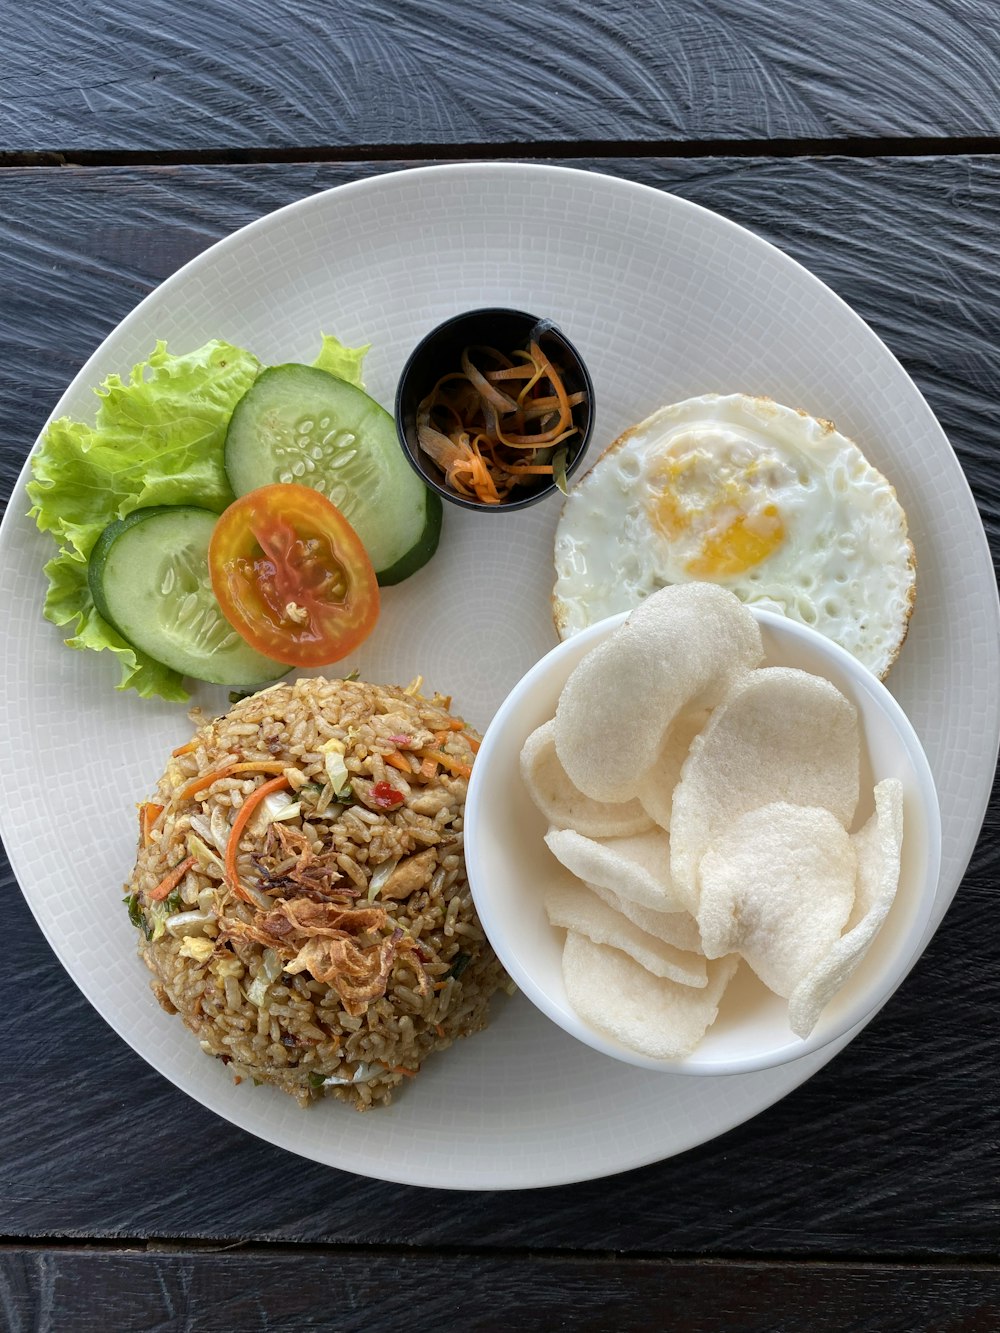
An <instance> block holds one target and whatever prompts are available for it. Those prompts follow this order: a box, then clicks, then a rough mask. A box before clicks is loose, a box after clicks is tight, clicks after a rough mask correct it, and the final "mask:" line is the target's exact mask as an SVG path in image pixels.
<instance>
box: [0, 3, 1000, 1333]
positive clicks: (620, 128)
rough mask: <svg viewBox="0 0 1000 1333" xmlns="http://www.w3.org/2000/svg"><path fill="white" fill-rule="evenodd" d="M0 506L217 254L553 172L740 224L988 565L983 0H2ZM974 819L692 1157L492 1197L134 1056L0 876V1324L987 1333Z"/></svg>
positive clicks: (996, 55) (998, 210)
mask: <svg viewBox="0 0 1000 1333" xmlns="http://www.w3.org/2000/svg"><path fill="white" fill-rule="evenodd" d="M4 14H5V17H4V30H5V39H4V42H3V43H2V47H0V229H2V232H0V234H2V242H3V243H2V246H0V422H2V430H0V464H2V468H3V481H4V486H5V492H4V494H5V496H6V494H7V493H8V492H9V488H10V485H11V483H12V482H13V479H14V478H15V476H16V475H17V472H18V471H19V469H20V467H21V465H22V463H23V461H24V458H25V455H26V454H27V452H28V450H29V449H30V447H31V445H32V443H33V441H34V439H35V436H36V434H37V432H38V430H39V428H40V426H41V424H42V422H43V421H44V419H45V417H46V416H47V414H48V412H49V411H50V410H51V408H52V406H53V404H54V403H55V401H56V399H57V398H58V397H59V395H60V393H61V392H62V390H63V388H64V387H65V385H66V384H67V383H68V381H69V380H70V378H71V377H72V376H73V375H74V373H75V372H76V371H77V369H78V368H79V366H80V365H81V364H82V362H83V361H84V360H85V359H86V357H87V356H88V355H89V354H90V352H91V351H92V350H93V348H94V347H95V346H96V345H97V343H98V342H99V341H100V340H101V339H102V338H103V337H104V336H105V334H106V333H107V332H108V331H109V330H110V329H112V328H113V327H114V325H115V324H116V323H117V322H118V321H119V320H120V319H121V318H122V317H123V316H124V315H125V314H126V313H127V312H128V311H129V310H130V309H131V308H132V307H133V306H134V305H135V304H136V302H137V301H139V300H140V299H141V297H143V296H144V295H145V294H146V293H147V292H148V291H150V290H151V289H152V288H153V287H154V286H155V285H156V284H157V283H159V282H160V281H161V280H162V279H163V278H165V277H166V276H167V275H168V274H170V273H172V272H173V271H174V270H175V269H176V268H177V267H178V266H179V265H180V264H182V263H183V262H184V261H185V260H187V259H189V258H190V257H191V256H192V255H194V254H196V253H198V252H199V251H201V250H202V249H204V248H205V247H206V246H207V245H209V244H210V243H211V242H212V241H214V240H215V239H217V238H218V237H220V236H222V235H225V234H227V233H229V232H232V231H233V230H235V229H236V228H237V227H239V226H241V225H242V224H243V223H246V222H249V221H250V220H251V219H253V218H256V217H259V216H260V215H261V214H263V213H266V212H268V211H269V210H271V209H273V208H276V207H278V206H279V205H282V204H285V203H288V202H289V201H292V200H295V199H298V198H301V197H302V196H304V195H307V194H310V193H312V192H314V191H317V190H321V189H326V188H328V187H330V186H333V185H338V184H340V183H342V182H345V181H350V180H355V179H357V178H358V177H361V176H365V175H371V174H374V173H378V172H382V171H388V170H394V169H397V168H399V167H401V166H405V165H414V164H417V163H421V162H425V161H442V160H456V159H465V158H493V157H507V158H520V159H539V160H547V159H556V158H558V159H559V160H562V161H566V162H570V163H573V164H575V165H580V166H584V167H587V168H592V169H597V170H602V171H607V172H610V173H613V174H620V175H623V176H627V177H629V178H632V179H636V180H640V181H644V182H646V183H648V184H651V185H655V186H658V187H662V188H664V189H668V190H671V191H674V192H676V193H678V194H681V195H683V196H685V197H687V198H690V199H693V200H696V201H697V202H698V203H701V204H704V205H706V206H707V207H709V208H712V209H715V210H717V211H718V212H720V213H723V214H725V215H726V216H727V217H730V218H732V219H734V220H735V221H737V222H740V223H743V224H745V225H746V226H748V227H750V228H752V229H753V230H754V231H756V232H758V233H760V234H762V235H764V236H766V237H767V238H769V239H770V240H772V241H774V242H775V243H776V244H778V245H779V246H781V247H782V248H783V249H785V250H786V251H787V252H788V253H790V254H791V255H793V256H794V257H795V258H797V259H799V260H801V261H802V262H803V263H804V264H806V265H807V266H808V267H809V268H811V269H812V270H813V271H814V272H815V273H817V274H818V275H819V276H820V277H821V278H823V279H824V280H825V281H826V282H828V283H829V284H830V285H831V286H832V287H833V288H834V289H835V290H836V291H837V292H838V293H839V294H840V295H841V296H843V297H844V298H845V299H846V300H847V301H848V302H850V303H851V304H852V305H853V306H854V307H855V309H856V310H858V311H859V312H860V314H861V315H863V316H864V318H865V319H867V320H868V321H869V323H870V324H872V326H873V327H874V328H875V329H876V330H877V331H878V332H879V333H880V334H881V335H882V337H883V338H884V339H885V340H886V341H887V342H888V344H889V346H890V347H891V348H892V349H893V351H894V352H895V353H896V355H897V356H898V357H899V358H900V359H901V360H902V362H903V363H904V365H905V366H906V368H907V369H908V370H909V372H910V373H911V375H912V376H913V377H914V379H915V380H916V382H917V384H918V385H919V386H920V388H921V389H922V390H923V392H924V393H925V394H926V396H927V398H928V399H929V401H930V403H931V406H932V408H933V409H934V410H935V412H936V413H937V415H938V417H939V419H940V420H941V422H942V424H943V426H944V428H945V430H946V432H947V434H948V436H949V438H950V439H951V441H952V443H953V445H954V446H955V448H956V450H957V452H958V454H959V456H960V458H961V460H962V462H963V464H964V466H965V470H966V473H967V475H968V478H969V481H970V484H971V485H972V488H973V491H974V492H975V495H976V499H977V501H978V503H979V506H980V510H981V513H982V515H983V520H984V522H985V524H986V527H987V530H988V533H989V535H990V538H991V541H992V542H993V543H994V550H997V549H1000V547H998V545H997V543H998V542H1000V525H998V520H1000V443H998V432H997V402H998V401H1000V355H998V341H1000V340H998V332H997V330H998V318H1000V263H998V261H1000V246H998V238H1000V229H998V223H1000V158H998V157H997V156H994V154H995V153H996V152H997V149H998V147H1000V139H998V137H997V136H998V134H1000V26H998V17H997V14H998V11H997V9H996V6H995V4H994V3H992V0H915V3H911V4H905V5H895V6H893V5H888V4H885V3H883V2H882V0H832V3H831V4H829V5H827V6H806V5H802V4H801V3H800V0H768V3H762V0H674V2H673V3H671V0H661V3H656V4H653V3H638V2H637V0H636V2H634V3H626V4H624V5H623V6H621V7H619V8H612V7H611V6H605V5H602V4H600V3H598V0H585V2H584V3H573V0H550V2H549V3H548V4H547V5H542V4H540V3H536V0H523V2H520V0H515V3H513V4H510V5H507V6H493V7H489V6H487V7H482V6H476V7H468V8H467V7H466V6H464V5H462V4H461V3H459V0H435V2H434V3H431V4H427V3H417V0H395V3H387V2H386V0H357V2H356V3H355V4H353V5H350V6H338V5H329V6H324V5H318V6H317V5H310V4H306V3H304V0H243V3H240V4H236V3H235V0H201V3H195V2H194V0H150V2H149V3H146V4H143V5H140V6H124V7H122V6H118V5H112V4H110V3H108V2H107V0H91V3H89V4H88V3H84V4H82V5H81V4H69V3H67V0H50V3H49V4H47V5H44V6H42V5H37V6H31V5H26V6H15V5H13V4H11V5H7V6H5V7H4ZM998 849H1000V807H998V805H997V803H996V801H994V802H993V804H992V805H991V807H990V812H989V814H988V816H987V821H986V825H985V828H984V830H983V834H982V838H981V840H980V843H979V846H978V849H977V851H976V854H975V856H974V858H973V861H972V864H971V866H970V868H969V871H968V874H967V876H966V878H965V881H964V883H963V885H962V887H961V890H960V892H959V894H958V897H957V899H956V901H955V903H954V906H953V907H952V909H951V911H950V912H949V914H948V916H947V918H946V920H945V922H944V924H943V926H942V928H941V930H940V931H939V932H938V934H937V936H936V938H935V940H934V941H933V943H932V945H931V947H930V949H929V950H928V952H927V953H926V955H925V956H924V958H923V959H922V961H921V962H920V964H919V966H918V967H917V969H916V970H915V972H914V973H913V974H912V976H911V977H910V978H909V980H908V981H907V983H906V984H905V985H904V986H903V988H902V990H901V991H900V992H899V993H898V994H897V996H896V997H895V999H894V1000H893V1002H892V1004H891V1005H890V1006H889V1007H888V1008H887V1009H886V1010H885V1011H884V1012H883V1013H882V1014H881V1015H880V1016H879V1017H878V1018H877V1019H876V1020H875V1021H874V1022H873V1023H871V1025H870V1026H869V1027H868V1028H867V1029H866V1030H865V1031H864V1032H863V1033H862V1035H861V1036H860V1037H859V1038H858V1039H857V1040H856V1041H855V1042H854V1043H853V1044H852V1045H851V1046H850V1047H849V1048H848V1049H847V1050H846V1051H845V1052H844V1053H843V1054H841V1055H840V1056H839V1057H838V1058H837V1059H836V1060H835V1061H833V1063H832V1064H830V1065H828V1066H827V1067H826V1068H825V1069H823V1070H822V1071H821V1072H820V1073H819V1074H818V1075H817V1076H816V1077H815V1078H813V1079H812V1080H811V1081H810V1082H809V1083H807V1084H806V1085H804V1086H803V1087H801V1088H800V1089H799V1090H798V1091H797V1092H795V1093H794V1094H793V1095H791V1096H790V1097H788V1098H787V1099H786V1100H785V1101H783V1102H781V1103H780V1104H779V1105H777V1106H775V1107H773V1108H772V1109H771V1110H769V1111H767V1112H766V1113H765V1114H763V1115H761V1116H759V1117H757V1118H756V1119H755V1120H753V1121H751V1122H750V1123H748V1124H746V1125H743V1126H742V1127H741V1128H739V1129H736V1130H733V1131H732V1132H731V1133H729V1134H727V1135H725V1136H724V1137H722V1138H720V1139H717V1140H715V1141H714V1142H712V1143H709V1144H706V1145H705V1146H704V1147H702V1148H700V1149H697V1150H695V1151H693V1152H689V1153H687V1154H685V1155H683V1156H681V1157H678V1158H674V1159H673V1160H670V1161H666V1162H663V1163H661V1164H660V1165H658V1166H655V1167H651V1168H647V1169H644V1170H641V1171H635V1172H632V1173H629V1174H626V1175H622V1176H618V1177H615V1178H612V1179H608V1180H603V1181H597V1182H594V1183H589V1184H581V1185H576V1186H571V1187H564V1188H558V1189H551V1190H539V1191H531V1192H517V1193H509V1194H503V1193H500V1194H488V1193H479V1194H468V1193H466V1194H452V1193H444V1192H434V1191H428V1190H423V1189H417V1188H410V1187H401V1186H394V1185H388V1184H384V1183H380V1182H374V1181H369V1180H365V1179H361V1178H357V1177H354V1176H351V1175H347V1174H343V1173H339V1172H336V1171H333V1170H329V1169H327V1168H322V1167H317V1166H314V1165H312V1164H310V1163H309V1162H307V1161H304V1160H302V1159H299V1158H297V1157H294V1156H291V1155H290V1154H287V1153H284V1152H282V1151H281V1150H279V1149H277V1148H274V1147H271V1146H268V1145H267V1144H264V1143H262V1142H260V1141H258V1140H257V1139H254V1138H252V1137H250V1136H249V1135H247V1134H245V1133H243V1132H241V1131H239V1130H237V1129H234V1128H233V1127H231V1126H230V1125H228V1124H225V1123H223V1122H222V1121H220V1120H218V1119H216V1118H215V1117H214V1116H213V1115H212V1114H211V1113H209V1112H208V1111H206V1110H204V1109H203V1108H201V1107H200V1106H198V1105H197V1104H195V1103H194V1102H192V1101H190V1100H189V1099H188V1098H187V1097H185V1096H184V1095H183V1094H181V1093H180V1092H178V1091H176V1090H175V1089H174V1088H173V1087H172V1086H171V1085H170V1084H168V1083H167V1082H166V1081H165V1080H164V1079H163V1078H161V1077H160V1076H159V1075H158V1074H156V1073H155V1072H153V1071H152V1070H151V1069H150V1068H149V1067H147V1066H146V1065H145V1064H144V1063H143V1062H142V1060H140V1059H139V1057H138V1056H136V1055H135V1054H134V1053H133V1052H132V1051H131V1050H130V1049H128V1048H127V1047H126V1046H125V1045H124V1044H123V1042H122V1041H121V1040H120V1039H119V1038H118V1037H117V1036H116V1035H115V1034H114V1033H113V1032H112V1031H111V1030H110V1029H109V1028H107V1027H106V1026H105V1025H104V1023H103V1022H102V1020H101V1019H100V1018H99V1017H98V1016H97V1015H96V1013H95V1012H93V1011H92V1010H91V1009H90V1008H89V1006H88V1005H87V1003H86V1002H85V1001H84V1000H83V998H82V997H81V996H80V995H79V994H78V992H77V991H76V989H75V987H74V985H73V983H72V982H71V981H70V980H69V978H68V977H67V976H66V974H65V973H64V972H63V971H62V969H61V967H60V966H59V964H58V963H57V962H56V960H55V958H54V956H53V955H52V953H51V951H50V949H49V947H48V945H47V944H46V943H45V941H44V940H43V938H42V936H41V934H40V932H39V931H38V929H37V927H36V926H35V924H34V922H33V920H32V918H31V916H30V913H29V911H28V909H27V907H26V905H25V903H24V902H23V900H22V898H21V896H20V894H19V892H18V890H17V886H16V884H15V883H14V881H13V878H12V877H11V875H10V872H9V871H7V872H6V876H5V879H4V881H3V888H4V898H3V904H4V930H3V936H2V938H3V954H2V958H3V965H2V968H0V1032H2V1050H3V1052H4V1059H3V1065H2V1068H3V1096H2V1099H0V1233H2V1236H3V1249H2V1252H0V1308H2V1309H3V1312H4V1315H3V1317H2V1319H0V1322H2V1323H3V1325H4V1327H6V1328H9V1329H11V1330H14V1331H16V1333H20V1331H21V1330H28V1329H52V1330H67V1329H72V1330H76V1329H87V1330H89V1329H102V1330H119V1329H146V1328H157V1329H191V1330H205V1329H219V1330H244V1329H247V1330H249V1329H306V1328H336V1329H344V1330H346V1329H355V1328H357V1329H365V1330H368V1331H371V1330H375V1329H379V1330H381V1329H397V1328H399V1329H411V1330H412V1329H418V1328H432V1327H443V1328H450V1327H461V1328H463V1329H480V1328H505V1327H507V1326H509V1325H516V1326H518V1327H521V1328H525V1329H527V1328H532V1329H534V1328H539V1329H550V1328H574V1329H576V1328H579V1329H615V1330H632V1329H643V1330H652V1329H665V1328H671V1329H672V1328H678V1329H693V1330H700V1329H728V1328H752V1329H761V1330H774V1329H782V1330H784V1329H809V1330H819V1329H835V1330H842V1329H852V1330H853V1329H872V1330H885V1329H899V1330H910V1329H918V1328H934V1329H973V1330H977V1331H978V1330H983V1331H985V1330H990V1329H996V1328H1000V1274H998V1238H1000V1211H998V1193H1000V1191H998V1177H1000V1172H998V1166H1000V1152H998V1140H1000V1129H998V1113H997V1106H998V1101H1000V1056H998V1049H1000V1040H998V1039H1000V1023H998V1018H997V1015H998V1010H1000V927H998V925H997V918H998V909H1000V898H998V889H997V861H998Z"/></svg>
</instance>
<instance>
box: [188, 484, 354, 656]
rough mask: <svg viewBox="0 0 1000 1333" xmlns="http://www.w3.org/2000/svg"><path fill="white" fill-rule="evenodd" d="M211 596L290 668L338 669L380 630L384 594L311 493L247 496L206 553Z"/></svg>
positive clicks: (282, 488)
mask: <svg viewBox="0 0 1000 1333" xmlns="http://www.w3.org/2000/svg"><path fill="white" fill-rule="evenodd" d="M208 566H209V571H210V572H211V576H212V590H213V592H214V593H215V596H216V598H217V600H218V603H219V606H220V607H221V608H222V613H223V615H224V616H225V617H226V619H227V620H228V621H229V623H230V624H231V625H232V627H233V628H234V629H235V630H236V631H237V632H238V633H239V634H241V635H242V636H243V638H244V639H246V641H247V643H249V644H252V646H253V647H254V648H256V649H257V651H258V652H261V653H264V654H265V655H266V656H267V657H273V658H274V659H275V660H276V661H278V662H287V663H288V664H289V665H291V666H301V667H314V666H323V665H325V664H326V663H328V662H339V661H340V659H341V658H342V657H346V656H347V654H348V653H351V652H353V651H354V649H355V648H357V646H358V644H359V643H361V642H363V640H365V639H366V638H367V637H368V635H369V634H370V633H371V632H372V630H373V629H374V628H375V621H376V620H377V619H378V609H379V592H378V582H377V580H376V578H375V570H374V569H373V568H372V562H371V561H370V560H369V559H368V553H367V552H366V551H365V548H364V547H363V546H362V544H361V541H360V539H359V537H358V534H357V533H356V532H355V531H354V529H353V528H352V527H351V525H350V523H348V521H347V519H346V518H345V517H344V516H343V514H342V513H341V512H340V510H339V509H338V508H337V507H336V505H334V504H331V502H330V501H329V500H328V499H327V498H326V496H325V495H321V494H320V493H319V491H314V490H313V489H312V488H311V487H309V486H296V485H292V484H287V483H284V482H277V483H275V484H274V485H273V486H261V487H260V489H259V490H256V491H249V492H248V493H247V494H246V495H242V496H240V498H239V499H238V500H237V501H236V502H235V503H234V504H231V505H230V506H229V508H228V509H227V510H226V511H225V513H224V514H222V516H221V517H220V519H219V521H218V523H216V525H215V529H214V531H213V533H212V539H211V541H210V543H209V547H208Z"/></svg>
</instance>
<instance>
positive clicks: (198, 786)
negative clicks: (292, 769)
mask: <svg viewBox="0 0 1000 1333" xmlns="http://www.w3.org/2000/svg"><path fill="white" fill-rule="evenodd" d="M286 768H287V764H281V763H278V761H277V760H271V759H259V760H258V759H252V760H248V761H246V762H244V763H239V764H226V765H225V766H224V767H222V768H217V769H215V770H214V771H213V772H211V773H202V775H201V776H200V777H197V778H192V779H191V781H190V782H189V783H188V784H187V786H186V787H182V788H181V790H180V792H179V793H178V796H177V799H178V800H179V801H189V800H190V799H191V797H192V796H197V795H198V793H199V792H200V791H204V790H205V788H206V787H211V785H212V783H213V782H218V781H219V779H220V778H231V777H232V776H233V774H234V773H284V771H285V769H286Z"/></svg>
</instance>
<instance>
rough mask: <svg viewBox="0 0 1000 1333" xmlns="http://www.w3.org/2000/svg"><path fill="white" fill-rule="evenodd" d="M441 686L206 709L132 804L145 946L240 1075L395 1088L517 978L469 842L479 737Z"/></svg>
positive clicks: (173, 998)
mask: <svg viewBox="0 0 1000 1333" xmlns="http://www.w3.org/2000/svg"><path fill="white" fill-rule="evenodd" d="M449 703H450V701H449V700H448V699H444V698H441V697H440V696H435V697H434V698H432V699H429V700H428V699H425V698H422V697H421V696H420V695H419V694H418V693H416V690H415V689H414V688H412V687H411V688H408V689H406V690H404V689H400V688H396V687H392V686H382V685H369V684H364V683H362V682H354V681H346V680H325V679H321V678H316V679H311V678H303V679H300V680H297V681H295V682H294V683H292V684H280V685H276V686H272V687H270V688H269V689H267V690H263V691H261V692H260V693H259V694H255V695H253V696H252V697H250V698H247V699H244V700H242V701H241V702H239V703H237V704H235V705H234V706H233V708H232V709H231V710H230V711H229V712H228V713H226V714H225V715H224V716H223V717H220V718H216V719H214V720H212V721H208V722H205V723H204V724H203V725H201V726H200V727H199V728H198V730H197V732H196V734H195V736H194V738H193V740H192V741H191V742H190V743H188V744H187V745H183V746H181V747H180V748H179V749H178V750H177V751H175V752H174V755H173V756H172V758H171V760H170V763H169V765H168V767H167V770H166V772H165V774H164V776H163V777H162V778H161V780H160V783H159V785H158V787H157V790H156V793H155V794H154V795H153V796H152V797H151V798H150V800H148V801H147V802H145V803H143V804H142V805H141V806H140V807H139V813H140V848H139V854H138V860H137V862H136V866H135V869H134V871H133V873H132V877H131V879H130V881H129V882H128V884H127V885H126V886H125V887H126V895H127V896H126V901H127V903H128V905H129V912H130V915H131V917H132V920H133V922H134V923H135V924H136V925H137V926H138V927H139V930H140V944H139V951H140V954H141V956H142V957H143V959H144V960H145V962H146V964H147V966H148V967H149V968H150V970H151V971H152V972H153V974H154V978H155V979H154V981H153V982H152V987H153V990H154V992H155V994H156V996H157V998H158V999H159V1001H160V1003H161V1005H162V1006H163V1007H164V1008H165V1009H166V1010H167V1011H168V1012H171V1013H175V1012H176V1013H178V1014H180V1016H181V1018H182V1019H183V1020H184V1022H185V1024H186V1025H187V1026H188V1027H189V1028H191V1030H192V1031H193V1032H194V1033H195V1034H196V1035H197V1037H198V1039H199V1041H200V1043H201V1047H202V1049H203V1050H204V1051H205V1052H206V1053H207V1054H208V1055H211V1056H215V1057H217V1058H218V1059H220V1060H222V1061H224V1062H225V1064H226V1065H227V1066H228V1069H229V1071H230V1073H231V1074H232V1075H233V1076H234V1077H235V1078H236V1079H237V1081H240V1080H242V1079H253V1080H254V1081H255V1082H263V1083H271V1084H274V1086H275V1087H278V1088H280V1089H282V1090H283V1091H284V1092H288V1093H291V1094H292V1095H293V1096H294V1097H296V1098H297V1099H298V1100H299V1101H300V1102H301V1103H302V1104H303V1105H305V1104H308V1103H309V1102H311V1101H313V1100H315V1099H316V1098H318V1097H321V1096H325V1095H333V1096H334V1097H338V1098H340V1099H342V1100H344V1101H347V1102H350V1103H352V1104H353V1105H354V1106H355V1107H356V1108H357V1109H358V1110H366V1109H368V1108H369V1107H371V1106H374V1105H377V1104H380V1103H387V1102H388V1101H389V1100H390V1097H391V1094H392V1091H393V1089H394V1088H396V1087H397V1086H398V1085H399V1084H400V1083H402V1082H403V1081H404V1080H406V1079H408V1078H412V1077H413V1076H414V1075H415V1074H416V1073H417V1071H418V1070H419V1069H420V1067H421V1065H422V1064H423V1061H424V1060H425V1059H426V1057H427V1056H428V1055H430V1054H431V1053H432V1052H433V1051H439V1050H443V1049H445V1048H446V1047H448V1046H450V1045H451V1043H452V1042H453V1041H454V1040H455V1038H456V1037H461V1036H466V1035H468V1034H469V1033H472V1032H476V1031H478V1030H479V1029H481V1028H482V1027H484V1026H485V1024H486V1022H487V1017H488V1013H487V1010H488V1004H489V999H490V996H491V995H492V994H493V993H494V992H495V991H496V989H497V988H498V987H499V986H501V985H505V984H507V985H509V983H507V980H506V977H505V975H504V973H503V971H502V969H501V967H500V964H499V963H498V962H497V960H496V958H495V956H494V954H493V951H492V949H491V948H490V947H489V944H488V942H487V941H486V938H485V936H484V934H483V931H482V928H481V927H480V925H479V922H478V920H477V919H476V914H475V911H474V908H473V903H472V896H471V893H470V890H469V884H468V880H467V878H466V873H465V863H464V858H463V848H462V827H463V812H464V804H465V794H466V787H467V780H468V777H469V774H470V772H471V767H472V763H473V759H474V753H475V750H476V749H477V748H478V739H477V737H476V736H475V733H474V732H472V731H471V730H470V729H469V728H468V727H466V726H465V724H464V723H463V722H462V721H461V719H457V718H454V717H453V716H452V715H451V714H450V713H449V712H448V707H449Z"/></svg>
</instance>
